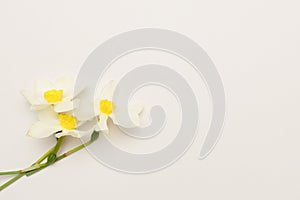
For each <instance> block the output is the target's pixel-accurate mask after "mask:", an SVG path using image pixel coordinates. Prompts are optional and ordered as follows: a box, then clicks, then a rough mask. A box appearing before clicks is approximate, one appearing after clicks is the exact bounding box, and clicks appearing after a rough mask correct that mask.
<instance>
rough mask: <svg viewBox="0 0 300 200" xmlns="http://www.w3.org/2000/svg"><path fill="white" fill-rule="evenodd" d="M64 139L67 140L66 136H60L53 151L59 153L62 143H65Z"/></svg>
mask: <svg viewBox="0 0 300 200" xmlns="http://www.w3.org/2000/svg"><path fill="white" fill-rule="evenodd" d="M64 140H65V136H63V137H60V138H59V139H58V140H57V143H56V145H55V147H54V150H53V152H52V153H54V154H57V152H58V151H59V149H60V147H61V145H62V143H63V141H64Z"/></svg>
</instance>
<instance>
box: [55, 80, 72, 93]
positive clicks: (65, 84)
mask: <svg viewBox="0 0 300 200" xmlns="http://www.w3.org/2000/svg"><path fill="white" fill-rule="evenodd" d="M73 82H74V80H73V78H72V77H71V76H62V77H60V78H59V79H57V80H56V81H55V84H54V85H55V88H57V89H61V90H63V97H72V96H73V91H74V89H73V87H74V85H73Z"/></svg>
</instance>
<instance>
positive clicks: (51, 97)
mask: <svg viewBox="0 0 300 200" xmlns="http://www.w3.org/2000/svg"><path fill="white" fill-rule="evenodd" d="M73 92H74V91H73V80H72V78H70V77H67V76H64V77H61V78H59V79H57V80H56V81H55V82H53V83H52V82H50V81H48V80H37V81H36V88H35V91H34V92H31V91H27V90H23V91H22V92H21V93H22V94H23V96H24V97H25V98H26V99H27V101H28V102H29V103H30V104H31V109H32V110H43V109H48V108H49V107H51V106H52V107H53V108H54V110H55V112H57V113H60V112H68V111H71V110H73V109H74V108H75V107H76V106H77V103H78V100H74V96H73Z"/></svg>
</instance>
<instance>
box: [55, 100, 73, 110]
mask: <svg viewBox="0 0 300 200" xmlns="http://www.w3.org/2000/svg"><path fill="white" fill-rule="evenodd" d="M78 105H79V100H78V99H75V100H74V101H62V102H59V103H57V104H56V105H55V106H54V110H55V112H57V113H60V112H68V111H71V110H74V109H75V108H77V107H78Z"/></svg>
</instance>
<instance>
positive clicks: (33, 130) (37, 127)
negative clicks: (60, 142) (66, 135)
mask: <svg viewBox="0 0 300 200" xmlns="http://www.w3.org/2000/svg"><path fill="white" fill-rule="evenodd" d="M60 130H61V128H60V127H59V126H51V125H49V124H48V123H45V122H42V121H38V122H36V123H34V124H33V125H32V126H31V127H30V129H29V130H28V132H27V135H28V136H30V137H33V138H45V137H49V136H51V135H52V134H55V133H56V132H58V131H60Z"/></svg>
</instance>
